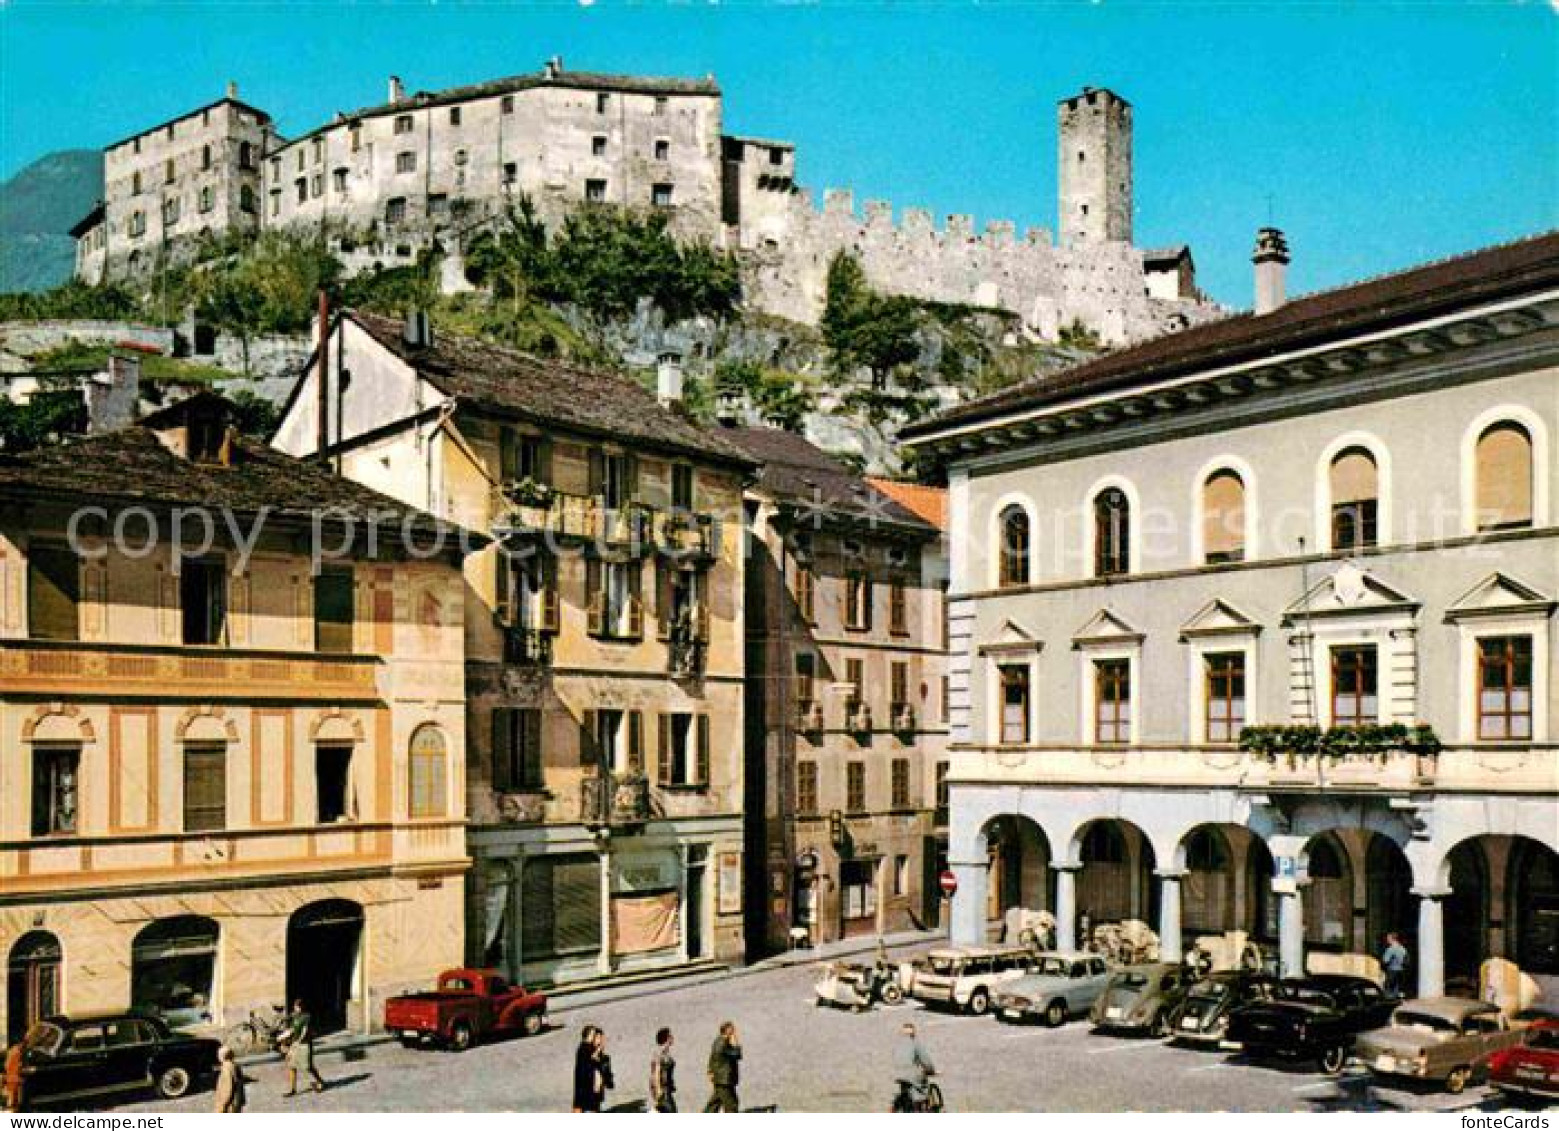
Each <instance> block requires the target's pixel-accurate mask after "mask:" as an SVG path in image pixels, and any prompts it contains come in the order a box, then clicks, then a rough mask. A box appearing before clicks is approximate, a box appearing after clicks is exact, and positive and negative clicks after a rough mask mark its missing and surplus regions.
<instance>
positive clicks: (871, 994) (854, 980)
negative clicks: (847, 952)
mask: <svg viewBox="0 0 1559 1131" xmlns="http://www.w3.org/2000/svg"><path fill="white" fill-rule="evenodd" d="M812 988H813V990H814V991H815V992H816V994H817V1004H818V1005H833V1006H838V1007H840V1008H842V1009H856V1010H859V1009H870V1008H871V1007H872V1006H873V1005H876V1004H877V1003H878V1002H881V1003H882V1004H884V1005H898V1004H900V1003H901V1002H903V1000H904V988H903V986H901V985H900V984H899V967H897V966H891V965H889V964H887V963H885V962H878V963H865V962H825V963H823V965H822V969H821V970H820V971H819V972H818V979H817V981H816V982H815V983H814V984H813V987H812Z"/></svg>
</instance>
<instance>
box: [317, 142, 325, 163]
mask: <svg viewBox="0 0 1559 1131" xmlns="http://www.w3.org/2000/svg"><path fill="white" fill-rule="evenodd" d="M324 159H325V139H324V138H322V137H317V138H315V139H314V164H316V165H318V164H319V163H320V162H321V161H323V160H324Z"/></svg>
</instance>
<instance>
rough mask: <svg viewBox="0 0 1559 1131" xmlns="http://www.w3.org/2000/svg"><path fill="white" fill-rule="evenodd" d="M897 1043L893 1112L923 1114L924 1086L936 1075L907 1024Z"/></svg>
mask: <svg viewBox="0 0 1559 1131" xmlns="http://www.w3.org/2000/svg"><path fill="white" fill-rule="evenodd" d="M899 1034H900V1035H899V1042H898V1044H897V1045H896V1046H895V1047H894V1050H893V1079H894V1082H895V1083H896V1084H897V1085H898V1096H897V1098H896V1099H895V1100H894V1103H893V1107H894V1110H895V1111H924V1110H925V1106H926V1099H927V1097H928V1095H929V1089H928V1087H927V1084H928V1083H929V1082H930V1079H931V1077H932V1076H934V1075H936V1065H934V1064H932V1063H931V1054H930V1053H928V1052H926V1048H925V1046H924V1045H922V1044H921V1043H920V1039H919V1038H918V1037H916V1036H915V1026H914V1025H912V1024H911V1023H909V1022H908V1021H906V1022H905V1023H904V1025H903V1027H902V1028H901V1029H900V1030H899Z"/></svg>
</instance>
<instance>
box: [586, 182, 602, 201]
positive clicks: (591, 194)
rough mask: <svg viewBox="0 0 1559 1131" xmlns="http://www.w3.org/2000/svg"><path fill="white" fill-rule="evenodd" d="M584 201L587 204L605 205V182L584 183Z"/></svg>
mask: <svg viewBox="0 0 1559 1131" xmlns="http://www.w3.org/2000/svg"><path fill="white" fill-rule="evenodd" d="M585 201H586V203H588V204H605V203H606V182H605V181H597V180H589V181H586V182H585Z"/></svg>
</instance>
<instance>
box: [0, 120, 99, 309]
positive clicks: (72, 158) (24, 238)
mask: <svg viewBox="0 0 1559 1131" xmlns="http://www.w3.org/2000/svg"><path fill="white" fill-rule="evenodd" d="M102 195H103V155H102V154H101V153H99V152H98V151H97V150H95V149H66V150H61V151H60V152H58V153H50V154H49V155H48V156H46V157H40V158H39V159H38V160H36V161H34V162H33V163H32V164H31V165H28V166H27V167H26V168H25V169H22V170H21V171H20V172H18V173H17V174H16V175H15V176H14V177H12V178H11V179H10V180H8V181H6V182H5V183H3V184H0V293H4V292H11V291H43V290H48V289H49V288H50V287H57V286H59V285H60V284H61V283H63V282H65V281H66V280H67V279H69V278H70V274H71V271H72V269H73V268H74V266H75V262H76V241H75V240H73V239H71V237H70V235H69V232H70V227H71V225H72V224H74V223H75V222H76V221H77V220H80V219H81V218H82V217H83V216H85V215H86V214H87V212H88V211H89V210H90V209H91V208H92V206H93V205H94V204H96V203H97V201H98V199H99V198H100V197H101V196H102Z"/></svg>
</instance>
